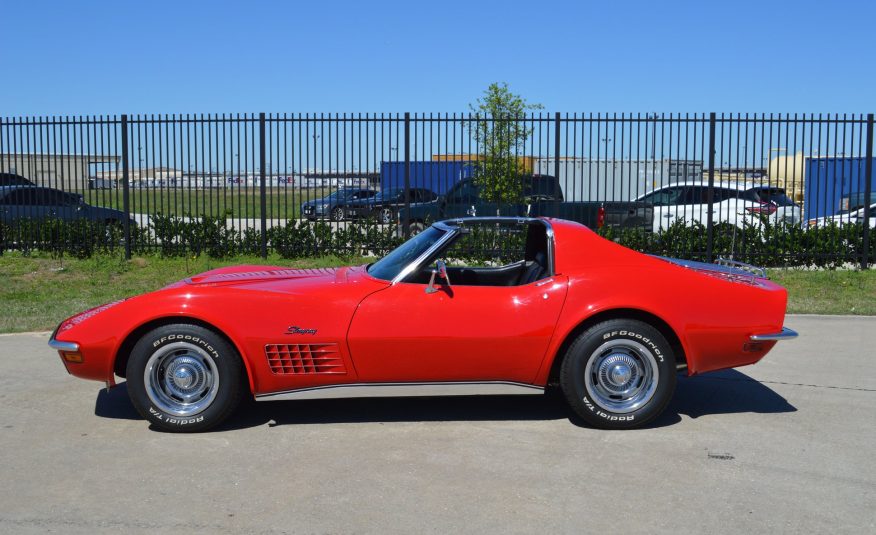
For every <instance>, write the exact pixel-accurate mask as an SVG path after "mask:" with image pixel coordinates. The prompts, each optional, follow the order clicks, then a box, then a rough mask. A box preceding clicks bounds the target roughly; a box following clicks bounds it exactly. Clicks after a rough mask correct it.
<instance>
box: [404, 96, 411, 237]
mask: <svg viewBox="0 0 876 535" xmlns="http://www.w3.org/2000/svg"><path fill="white" fill-rule="evenodd" d="M402 224H403V225H404V237H405V239H407V238H409V237H410V236H411V113H410V112H407V111H406V112H405V220H404V221H403V222H402Z"/></svg>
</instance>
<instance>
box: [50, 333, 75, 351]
mask: <svg viewBox="0 0 876 535" xmlns="http://www.w3.org/2000/svg"><path fill="white" fill-rule="evenodd" d="M49 347H51V348H52V349H54V350H56V351H69V352H70V353H75V352H77V351H79V344H77V343H76V342H64V341H63V340H56V339H55V335H54V334H53V335H52V337H51V338H50V339H49Z"/></svg>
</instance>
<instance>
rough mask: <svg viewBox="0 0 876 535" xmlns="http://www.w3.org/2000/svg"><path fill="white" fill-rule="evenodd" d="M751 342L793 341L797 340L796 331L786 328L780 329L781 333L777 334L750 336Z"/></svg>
mask: <svg viewBox="0 0 876 535" xmlns="http://www.w3.org/2000/svg"><path fill="white" fill-rule="evenodd" d="M750 338H751V341H752V342H772V341H781V340H793V339H794V338H797V331H794V330H792V329H789V328H787V327H782V332H778V333H770V334H752V335H751V337H750Z"/></svg>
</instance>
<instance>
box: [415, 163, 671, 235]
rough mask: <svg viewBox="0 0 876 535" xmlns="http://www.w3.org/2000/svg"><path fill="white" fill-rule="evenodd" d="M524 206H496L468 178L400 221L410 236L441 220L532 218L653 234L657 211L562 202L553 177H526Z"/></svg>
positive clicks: (627, 204)
mask: <svg viewBox="0 0 876 535" xmlns="http://www.w3.org/2000/svg"><path fill="white" fill-rule="evenodd" d="M520 179H521V180H522V181H523V197H524V204H502V205H497V204H496V203H491V202H487V201H485V200H484V199H483V198H482V196H481V193H480V187H479V186H478V184H477V182H476V181H475V180H474V179H473V178H465V179H463V180H461V181H459V182H457V183H456V184H454V185H453V187H452V188H450V189H449V190H448V191H447V193H446V194H444V195H442V196H440V197H439V198H438V200H437V201H436V202H434V203H422V204H418V205H412V206H411V209H410V210H409V211H405V209H404V208H401V209H399V221H400V222H402V223H403V222H404V221H405V218H406V217H407V220H408V222H409V225H410V232H411V234H416V233H418V232H420V231H421V230H423V229H424V228H425V227H426V225H427V224H431V223H432V222H435V221H440V220H442V219H450V218H456V217H474V216H492V215H501V216H514V217H516V216H529V217H541V216H543V217H557V218H560V219H568V220H570V221H577V222H579V223H582V224H584V225H587V226H588V227H590V228H592V229H597V228H599V227H602V226H609V227H641V228H643V229H646V230H650V228H651V222H652V220H653V218H654V207H653V205H651V204H650V203H645V202H636V201H606V202H597V201H573V202H566V201H564V199H563V190H562V187H561V186H560V183H559V181H558V180H557V179H556V178H555V177H553V176H550V175H525V176H521V177H520Z"/></svg>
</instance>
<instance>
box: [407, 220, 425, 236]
mask: <svg viewBox="0 0 876 535" xmlns="http://www.w3.org/2000/svg"><path fill="white" fill-rule="evenodd" d="M408 228H409V229H410V234H411V236H416V235H417V234H419V233H421V232H423V231H424V230H426V225H424V224H423V223H422V222H420V221H412V222H411V225H410V227H408Z"/></svg>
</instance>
